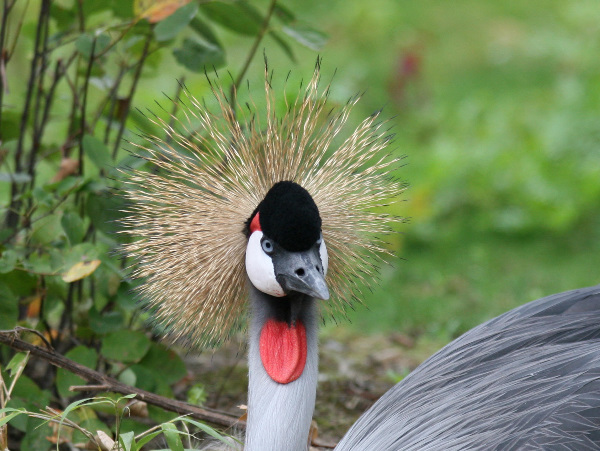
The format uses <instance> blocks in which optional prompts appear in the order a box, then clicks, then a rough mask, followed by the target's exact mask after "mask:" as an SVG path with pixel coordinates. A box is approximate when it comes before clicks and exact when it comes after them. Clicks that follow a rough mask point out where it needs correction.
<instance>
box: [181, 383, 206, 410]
mask: <svg viewBox="0 0 600 451" xmlns="http://www.w3.org/2000/svg"><path fill="white" fill-rule="evenodd" d="M207 396H208V393H207V392H206V387H204V384H202V383H197V384H194V385H192V386H191V387H190V389H189V390H188V392H187V396H186V398H187V402H188V403H189V404H193V405H195V406H202V405H203V404H204V403H205V402H206V399H207Z"/></svg>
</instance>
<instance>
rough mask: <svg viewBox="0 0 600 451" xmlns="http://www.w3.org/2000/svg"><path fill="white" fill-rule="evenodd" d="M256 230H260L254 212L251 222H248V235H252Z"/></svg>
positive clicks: (256, 215)
mask: <svg viewBox="0 0 600 451" xmlns="http://www.w3.org/2000/svg"><path fill="white" fill-rule="evenodd" d="M257 230H261V228H260V222H259V219H258V212H256V214H255V215H254V218H252V221H251V222H250V234H253V233H254V232H256V231H257Z"/></svg>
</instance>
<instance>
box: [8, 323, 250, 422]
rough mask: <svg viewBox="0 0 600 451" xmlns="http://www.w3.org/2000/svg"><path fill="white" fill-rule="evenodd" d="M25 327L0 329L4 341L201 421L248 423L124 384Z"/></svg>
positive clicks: (90, 379)
mask: <svg viewBox="0 0 600 451" xmlns="http://www.w3.org/2000/svg"><path fill="white" fill-rule="evenodd" d="M24 330H29V329H24V328H15V329H13V330H3V331H0V343H2V344H5V345H7V346H10V347H11V348H13V349H15V350H17V351H29V352H30V353H31V355H32V356H35V357H38V358H41V359H44V360H46V361H47V362H49V363H51V364H52V365H54V366H56V367H58V368H63V369H65V370H67V371H69V372H71V373H73V374H76V375H77V376H79V377H81V378H83V379H85V380H86V381H88V382H91V383H93V384H96V385H102V386H103V387H105V389H106V391H110V392H115V393H120V394H122V395H130V394H135V395H136V399H139V400H141V401H144V402H146V403H149V404H152V405H155V406H158V407H161V408H163V409H165V410H168V411H170V412H175V413H177V414H180V415H189V416H190V417H192V418H196V419H198V420H201V421H207V422H209V423H211V424H214V425H217V426H223V427H232V426H235V427H239V428H244V427H245V426H246V422H245V421H242V420H239V419H238V418H237V417H234V416H232V415H228V414H226V413H223V412H217V411H213V410H206V409H202V408H200V407H198V406H194V405H192V404H188V403H186V402H183V401H178V400H176V399H170V398H166V397H164V396H160V395H157V394H155V393H151V392H148V391H146V390H141V389H139V388H137V387H132V386H131V385H127V384H124V383H122V382H120V381H118V380H117V379H115V378H113V377H110V376H107V375H106V374H102V373H100V372H98V371H94V370H92V369H90V368H88V367H86V366H83V365H81V364H79V363H77V362H75V361H73V360H71V359H68V358H66V357H64V356H63V355H61V354H59V353H57V352H56V351H54V350H53V349H51V348H44V347H41V346H36V345H33V344H31V343H28V342H27V341H24V340H22V339H20V338H19V335H20V332H21V331H24ZM78 388H81V387H78ZM96 388H97V387H94V386H92V387H91V388H90V391H94V390H95V389H96Z"/></svg>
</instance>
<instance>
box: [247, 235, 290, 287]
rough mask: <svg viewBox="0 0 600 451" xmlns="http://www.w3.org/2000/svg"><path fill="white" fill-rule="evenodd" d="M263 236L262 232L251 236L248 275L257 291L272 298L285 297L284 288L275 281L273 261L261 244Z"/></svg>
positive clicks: (248, 247)
mask: <svg viewBox="0 0 600 451" xmlns="http://www.w3.org/2000/svg"><path fill="white" fill-rule="evenodd" d="M262 236H263V233H262V232H261V231H260V230H257V231H256V232H253V233H252V235H250V239H249V240H248V246H246V273H247V274H248V278H249V279H250V282H252V285H254V287H255V288H256V289H257V290H259V291H262V292H263V293H266V294H270V295H271V296H277V297H282V296H285V292H284V291H283V288H281V285H279V283H278V282H277V280H276V279H275V269H274V268H273V260H271V257H269V256H268V255H267V254H265V251H263V250H262V246H261V244H260V240H261V238H262Z"/></svg>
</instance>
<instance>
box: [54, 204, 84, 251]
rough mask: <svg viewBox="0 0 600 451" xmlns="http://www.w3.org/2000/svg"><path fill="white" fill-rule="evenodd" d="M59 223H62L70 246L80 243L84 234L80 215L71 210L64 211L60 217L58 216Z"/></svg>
mask: <svg viewBox="0 0 600 451" xmlns="http://www.w3.org/2000/svg"><path fill="white" fill-rule="evenodd" d="M60 224H61V225H62V228H63V230H64V231H65V235H67V238H68V239H69V243H71V246H73V245H75V244H78V243H81V241H82V240H83V237H84V235H85V230H84V228H83V220H82V219H81V216H79V215H78V214H77V213H74V212H72V211H65V212H64V213H63V215H62V218H60Z"/></svg>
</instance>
